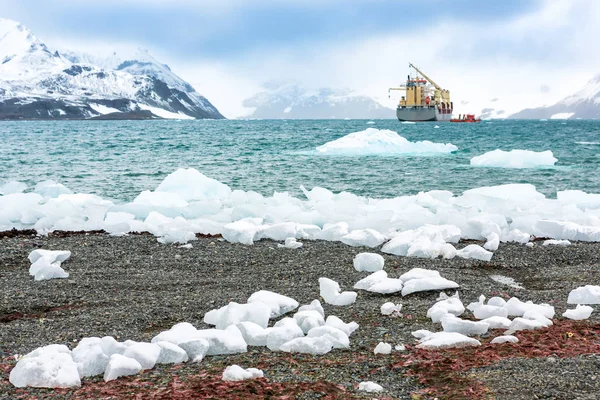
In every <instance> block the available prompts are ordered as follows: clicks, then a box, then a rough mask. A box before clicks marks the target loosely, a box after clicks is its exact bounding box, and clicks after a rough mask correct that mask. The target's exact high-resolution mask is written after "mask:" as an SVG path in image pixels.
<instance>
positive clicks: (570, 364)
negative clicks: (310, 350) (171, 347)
mask: <svg viewBox="0 0 600 400" xmlns="http://www.w3.org/2000/svg"><path fill="white" fill-rule="evenodd" d="M192 244H193V248H191V249H186V248H179V247H177V246H176V245H165V244H160V243H158V242H157V241H156V238H154V237H153V236H150V235H131V236H124V237H111V236H108V235H105V234H102V233H93V234H74V235H66V236H64V237H57V236H50V237H39V236H35V235H31V234H29V235H27V234H21V235H17V236H15V237H4V238H3V239H0V293H1V296H0V358H2V359H4V360H7V359H8V357H9V356H11V355H13V354H24V353H27V352H29V351H31V350H34V349H35V348H36V347H38V346H44V345H47V344H51V343H63V344H66V345H68V346H69V347H70V348H72V347H74V346H75V345H76V343H77V342H78V341H79V340H80V339H81V338H83V337H89V336H100V337H102V336H106V335H110V336H114V337H115V338H117V339H118V340H126V339H132V340H137V341H149V340H150V339H151V338H152V337H153V336H155V335H156V334H158V333H159V332H161V331H162V330H165V329H169V328H170V327H171V326H172V325H174V324H176V323H178V322H183V321H187V322H190V323H192V324H193V325H195V326H196V327H198V328H202V327H204V328H206V327H208V326H206V325H205V324H203V323H202V318H203V316H204V314H205V313H206V312H207V311H209V310H211V309H214V308H218V307H221V306H223V305H226V304H227V303H228V302H230V301H236V302H240V303H244V302H246V300H247V298H248V297H249V296H250V295H251V294H252V293H253V292H255V291H257V290H260V289H265V290H271V291H274V292H277V293H281V294H284V295H287V296H290V297H293V298H295V299H296V300H298V301H299V302H300V304H308V303H310V301H312V300H313V299H318V298H319V284H318V278H319V277H328V278H331V279H334V280H336V281H337V282H339V283H340V286H341V287H342V290H352V286H353V284H354V283H355V282H356V281H358V280H359V279H361V278H363V277H365V276H366V275H367V274H368V273H366V272H357V271H355V270H354V268H353V266H352V260H353V258H354V256H355V255H356V254H358V253H359V252H363V251H374V252H378V250H373V249H366V248H354V247H349V246H347V245H344V244H342V243H335V242H325V241H304V246H303V247H302V248H300V249H297V250H291V249H284V248H278V247H277V243H276V242H273V241H266V240H263V241H260V242H257V243H255V244H254V245H253V246H245V245H241V244H232V243H228V242H225V241H223V240H222V239H220V238H216V237H212V238H200V239H198V240H197V241H193V242H192ZM466 244H467V243H461V244H459V245H458V247H462V246H464V245H466ZM36 248H44V249H52V250H70V251H71V252H72V256H71V258H70V259H69V260H67V261H66V262H65V263H63V265H62V266H63V268H64V269H65V270H66V271H67V272H69V274H70V276H69V278H68V279H54V280H50V281H42V282H35V281H34V280H33V277H31V276H29V274H28V269H29V266H30V263H29V261H28V260H27V256H28V254H29V252H31V251H32V250H34V249H36ZM381 254H382V255H383V256H384V258H385V270H386V271H387V272H388V274H389V275H390V276H391V277H398V276H399V275H401V274H402V273H404V272H406V271H408V270H409V269H411V268H415V267H420V268H427V269H435V270H438V271H439V272H440V273H441V274H442V276H444V277H446V278H448V279H451V280H454V281H456V282H458V283H459V284H460V285H461V287H460V290H459V292H460V296H461V299H462V301H463V303H464V304H465V305H467V304H468V303H469V302H472V301H476V300H477V297H478V296H479V295H481V294H484V295H485V296H487V297H488V298H489V297H491V296H494V295H503V296H517V297H519V298H520V299H521V300H523V301H526V300H532V301H534V302H536V303H539V302H546V303H550V304H552V305H554V306H555V308H556V317H555V320H554V321H555V322H560V320H562V317H561V314H562V313H563V312H564V311H565V309H566V308H567V304H566V300H567V295H568V293H569V291H571V290H572V289H574V288H576V287H579V286H583V285H586V284H594V285H598V284H600V243H574V244H573V245H571V246H567V247H562V246H541V242H536V244H535V246H534V247H532V248H529V247H526V246H523V245H517V244H502V245H501V246H500V248H499V250H498V251H496V252H495V253H494V257H493V258H492V261H491V262H481V261H473V260H463V259H458V258H456V259H453V260H442V259H436V260H429V259H417V258H407V257H396V256H390V255H386V254H383V253H381ZM493 275H502V276H505V277H510V278H513V279H514V281H516V282H517V283H519V285H520V286H522V288H516V287H513V286H516V285H512V286H511V285H508V284H503V283H499V282H497V281H496V280H493V279H492V278H491V276H493ZM437 297H438V293H437V292H427V293H418V294H413V295H410V296H407V297H405V298H403V297H402V296H401V295H399V294H394V295H378V294H372V293H367V292H364V291H360V292H359V296H358V299H357V301H356V303H355V304H353V305H351V306H349V307H334V306H329V305H326V304H323V305H324V308H325V312H326V315H336V316H338V317H340V318H342V319H343V320H344V321H346V322H350V321H356V322H358V323H359V324H360V328H359V329H358V330H357V331H356V332H355V333H354V335H352V336H351V338H350V343H351V349H350V351H340V350H334V351H333V352H331V353H329V354H328V355H325V356H322V357H312V356H302V355H296V356H290V355H289V354H285V353H271V352H270V351H269V350H268V349H265V348H250V351H249V352H248V353H246V354H240V355H235V356H227V357H225V356H221V357H208V358H206V359H205V360H204V361H203V362H202V363H201V364H192V363H189V364H185V365H184V366H183V367H181V368H180V369H178V373H183V374H195V373H198V371H219V370H220V371H222V369H224V368H225V367H226V366H227V365H231V364H234V363H238V364H240V365H242V366H243V367H245V368H247V367H256V366H258V365H261V366H262V367H263V368H264V372H265V376H266V378H267V379H268V380H269V381H272V382H296V381H309V382H317V381H319V382H320V381H325V382H332V383H335V384H337V385H340V386H342V387H344V388H345V390H347V397H352V396H358V397H363V396H364V397H365V398H371V397H373V396H372V395H366V396H365V394H364V393H361V392H358V391H357V387H358V383H359V382H361V381H364V380H372V381H375V382H377V383H379V384H380V385H382V386H383V387H384V388H385V390H386V391H385V393H384V394H382V395H381V396H379V395H378V396H376V397H379V398H383V397H387V398H399V399H405V398H411V393H412V392H414V391H416V390H419V389H422V386H421V385H419V382H418V380H417V379H415V378H414V377H410V376H406V374H405V372H406V370H405V369H404V368H392V364H394V362H397V361H398V360H397V359H395V360H394V361H393V362H392V361H391V358H393V357H391V356H383V355H378V356H375V355H374V354H373V348H374V347H375V346H376V345H377V343H379V342H381V341H384V342H389V343H391V344H392V345H396V344H413V343H414V338H413V337H412V336H411V334H410V333H411V332H412V331H414V330H417V329H430V330H440V327H439V325H437V326H436V325H434V324H432V323H431V321H430V320H429V319H428V318H426V316H425V314H426V312H427V309H428V308H429V307H430V306H431V305H432V304H433V303H434V302H435V300H436V298H437ZM386 301H392V302H394V303H402V304H403V309H402V313H403V316H401V317H395V318H394V317H384V316H382V315H381V314H380V311H379V308H380V306H381V305H382V304H383V303H384V302H386ZM322 303H324V302H322ZM569 308H573V306H570V307H569ZM594 308H595V311H594V313H593V314H592V317H591V318H590V322H589V323H590V325H591V326H594V327H597V326H598V324H599V323H600V307H598V306H594ZM517 336H518V334H517ZM482 341H483V340H482ZM555 361H556V362H553V361H552V360H551V361H548V360H547V359H546V358H545V357H540V358H531V359H505V360H503V361H500V362H498V363H495V364H493V365H490V366H487V367H484V368H481V369H478V370H477V371H473V374H474V375H475V376H477V378H478V379H479V380H480V381H481V382H483V384H484V385H485V386H486V388H487V389H489V392H488V396H489V397H491V398H494V397H495V398H498V399H525V398H528V399H529V398H565V399H576V398H578V399H592V398H597V397H595V396H597V394H598V393H599V392H600V375H599V374H598V370H599V365H600V357H599V356H598V354H596V355H588V356H577V357H570V358H563V359H559V360H555ZM565 371H566V372H565ZM145 374H146V375H148V376H158V375H159V374H162V375H163V376H164V375H169V374H171V371H170V367H162V366H161V367H157V368H156V369H155V370H153V371H150V372H146V373H145ZM6 379H7V375H6V374H4V375H1V376H0V398H17V397H18V396H19V395H22V393H21V392H18V391H17V390H16V389H15V388H13V387H12V386H11V385H9V384H7V382H6ZM1 381H3V382H1ZM88 381H89V380H84V381H83V385H84V386H85V385H86V382H88ZM96 381H98V380H97V379H96ZM557 382H560V384H558V383H557ZM524 388H529V389H528V390H529V391H528V392H525V391H524V390H523V389H524ZM28 393H29V395H30V396H31V395H33V396H34V397H35V398H58V397H60V398H70V397H73V396H72V395H71V394H70V393H69V391H67V392H65V391H60V392H55V391H53V390H45V389H35V390H31V391H29V392H28ZM530 394H531V396H530ZM223 396H224V397H223V398H228V396H227V395H226V393H225V394H224V395H223ZM315 396H316V397H318V395H315ZM532 396H533V397H532ZM126 397H127V396H124V397H123V398H126ZM298 397H302V396H300V394H298Z"/></svg>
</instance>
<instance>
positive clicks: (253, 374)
mask: <svg viewBox="0 0 600 400" xmlns="http://www.w3.org/2000/svg"><path fill="white" fill-rule="evenodd" d="M262 377H264V373H263V372H262V371H261V370H260V369H258V368H246V369H244V368H242V367H240V366H239V365H235V364H234V365H230V366H228V367H227V368H225V371H223V377H222V379H223V380H224V381H232V382H237V381H243V380H246V379H254V378H262Z"/></svg>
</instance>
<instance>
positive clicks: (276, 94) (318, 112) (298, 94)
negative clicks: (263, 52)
mask: <svg viewBox="0 0 600 400" xmlns="http://www.w3.org/2000/svg"><path fill="white" fill-rule="evenodd" d="M263 88H264V90H263V91H262V92H259V93H257V94H255V95H254V96H252V97H250V98H248V99H246V100H244V103H243V105H244V107H247V108H251V109H253V110H254V111H253V112H252V113H251V114H250V115H249V116H248V117H250V118H263V119H330V118H353V119H360V118H365V119H376V118H377V119H381V118H396V112H395V110H393V109H391V108H387V107H384V106H383V105H381V104H379V103H378V102H376V101H375V100H373V99H372V98H370V97H368V96H364V95H360V94H357V93H354V92H352V91H349V90H341V89H330V88H321V89H316V90H308V89H305V88H303V87H302V86H300V85H298V84H295V83H285V84H280V83H266V84H265V85H263Z"/></svg>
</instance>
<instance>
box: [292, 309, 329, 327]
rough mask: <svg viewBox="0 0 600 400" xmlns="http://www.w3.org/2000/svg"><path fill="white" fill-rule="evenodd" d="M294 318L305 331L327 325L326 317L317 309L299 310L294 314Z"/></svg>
mask: <svg viewBox="0 0 600 400" xmlns="http://www.w3.org/2000/svg"><path fill="white" fill-rule="evenodd" d="M294 319H295V320H296V323H298V326H299V327H300V328H301V329H302V331H303V332H304V333H307V332H308V331H310V330H311V329H312V328H316V327H319V326H323V325H325V318H324V317H323V315H321V313H320V312H319V311H317V310H305V311H298V312H297V313H296V314H294Z"/></svg>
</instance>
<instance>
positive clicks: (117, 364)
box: [104, 354, 142, 382]
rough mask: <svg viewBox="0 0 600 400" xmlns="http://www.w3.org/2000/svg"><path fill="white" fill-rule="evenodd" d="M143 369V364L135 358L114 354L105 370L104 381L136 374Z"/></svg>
mask: <svg viewBox="0 0 600 400" xmlns="http://www.w3.org/2000/svg"><path fill="white" fill-rule="evenodd" d="M141 370H142V366H141V364H140V363H139V362H138V361H136V360H134V359H133V358H129V357H125V356H123V355H121V354H113V355H112V356H110V361H109V362H108V365H107V366H106V371H104V381H105V382H108V381H112V380H115V379H117V378H120V377H121V376H128V375H135V374H137V373H139V372H140V371H141Z"/></svg>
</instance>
